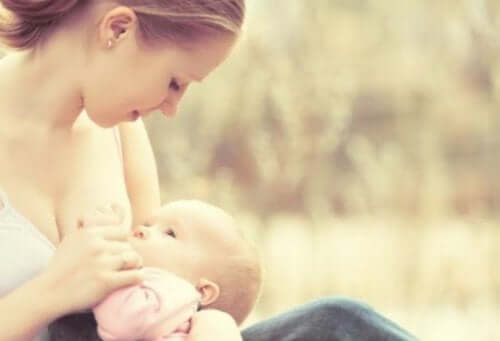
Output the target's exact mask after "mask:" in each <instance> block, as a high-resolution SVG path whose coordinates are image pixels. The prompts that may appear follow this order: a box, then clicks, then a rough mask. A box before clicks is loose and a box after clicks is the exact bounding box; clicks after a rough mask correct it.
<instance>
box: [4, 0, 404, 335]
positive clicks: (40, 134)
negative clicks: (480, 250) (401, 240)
mask: <svg viewBox="0 0 500 341" xmlns="http://www.w3.org/2000/svg"><path fill="white" fill-rule="evenodd" d="M0 3H1V4H2V5H3V7H4V8H5V9H7V12H6V13H5V15H4V20H3V21H2V22H1V23H0V38H1V39H2V40H3V41H4V42H5V43H6V44H7V45H9V46H10V47H13V48H16V49H19V50H20V52H18V53H13V54H10V55H8V56H7V57H6V58H4V59H2V60H1V61H0V74H1V75H2V76H1V77H0V119H1V122H2V124H1V125H0V165H2V166H1V167H0V189H1V193H2V195H1V197H0V257H1V259H2V263H1V264H0V278H1V281H0V316H1V317H2V333H1V335H0V339H1V340H9V341H10V340H32V339H34V338H35V339H42V338H43V335H44V331H46V326H47V325H48V324H50V323H51V321H54V320H55V319H57V318H58V317H60V316H63V315H67V314H70V313H74V312H77V311H81V310H85V309H87V308H89V307H91V306H93V305H94V304H95V303H97V302H98V301H100V300H101V299H102V298H103V297H105V296H106V295H107V294H108V293H110V292H111V291H113V290H115V289H117V288H119V287H122V286H125V285H130V284H135V283H138V282H140V281H141V279H142V272H141V271H140V270H139V269H138V268H139V267H140V258H139V256H138V255H137V254H136V253H135V252H134V251H133V250H132V249H131V248H130V246H128V244H127V243H126V241H125V238H126V234H127V231H126V228H125V226H130V224H131V223H132V222H135V223H137V222H141V221H143V220H144V219H145V218H146V217H148V216H149V215H150V214H151V212H152V211H153V210H155V209H156V208H157V207H159V205H160V196H159V185H158V180H157V174H156V167H155V162H154V158H153V154H152V151H151V145H150V143H149V140H148V137H147V135H146V131H145V129H144V126H143V124H142V121H141V119H140V118H141V117H143V116H145V115H147V114H148V113H150V112H152V111H155V110H160V111H162V112H163V114H164V115H165V116H167V117H170V116H172V115H174V114H175V111H176V107H177V105H178V103H179V101H180V100H181V98H182V96H183V94H184V92H185V91H186V89H187V88H188V86H189V84H190V83H191V82H196V81H201V80H202V79H204V78H205V77H206V76H207V75H208V74H209V73H210V72H211V71H213V70H214V69H215V68H216V67H217V65H219V64H220V63H222V62H223V61H224V60H225V59H226V57H227V55H228V54H229V53H230V51H231V48H232V47H233V45H234V44H235V41H236V39H237V37H238V32H239V30H240V27H241V24H242V21H243V17H244V4H243V0H115V1H112V0H37V1H34V0H0ZM111 127H113V129H105V128H111ZM108 203H116V204H118V205H120V206H122V207H124V208H125V210H126V211H127V213H126V215H125V219H124V222H123V224H121V225H115V226H110V227H106V228H102V227H101V228H100V227H97V226H92V223H91V222H88V221H87V222H86V224H88V225H89V227H88V228H85V229H78V226H80V225H81V224H82V221H81V217H82V216H84V215H86V214H87V213H88V212H92V211H94V210H95V208H96V207H101V206H103V205H106V204H108ZM298 321H300V323H298ZM337 326H339V327H337ZM313 330H314V333H312V331H313ZM304 333H305V334H304ZM243 335H244V338H245V339H246V340H278V339H279V340H302V339H304V340H315V339H317V340H337V339H341V340H344V339H353V338H354V339H358V340H361V339H363V337H365V338H366V339H371V340H374V339H377V338H374V337H380V339H383V340H392V339H394V340H404V339H407V338H409V336H407V334H406V333H404V332H402V331H401V330H400V329H399V328H397V327H396V326H394V325H393V324H392V323H390V322H388V321H386V320H385V319H383V318H382V317H380V316H379V315H377V314H376V313H374V312H373V311H371V310H369V309H366V308H365V307H364V306H362V305H360V304H356V303H354V302H352V301H343V300H341V301H336V300H323V301H319V302H316V303H313V304H312V305H308V306H304V307H301V308H299V309H297V310H296V311H293V312H290V313H289V314H285V315H282V316H280V317H277V318H276V319H271V320H269V321H266V322H264V323H262V324H259V325H256V326H254V327H252V328H250V329H248V330H247V331H245V332H244V333H243Z"/></svg>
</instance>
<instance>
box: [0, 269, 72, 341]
mask: <svg viewBox="0 0 500 341" xmlns="http://www.w3.org/2000/svg"><path fill="white" fill-rule="evenodd" d="M52 291H53V290H51V288H50V285H49V283H48V281H47V279H46V278H45V277H44V276H43V275H41V276H38V277H35V278H34V279H33V280H31V281H29V282H27V283H25V284H24V285H22V286H21V287H19V288H17V289H15V290H13V291H12V292H10V293H9V294H7V295H6V296H3V297H0V316H1V321H2V332H1V333H0V341H12V340H19V341H24V340H29V341H31V340H33V338H34V337H35V336H36V335H37V334H38V332H39V331H40V330H41V328H43V327H45V326H47V325H48V324H49V323H50V322H51V321H53V320H54V319H56V318H57V317H59V316H60V315H61V314H63V313H64V312H63V310H62V309H61V308H62V305H61V304H60V302H58V300H57V298H56V296H57V294H56V293H54V292H52Z"/></svg>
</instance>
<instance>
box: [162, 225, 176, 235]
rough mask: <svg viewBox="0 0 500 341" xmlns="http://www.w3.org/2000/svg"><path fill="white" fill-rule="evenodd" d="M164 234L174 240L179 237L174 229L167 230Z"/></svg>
mask: <svg viewBox="0 0 500 341" xmlns="http://www.w3.org/2000/svg"><path fill="white" fill-rule="evenodd" d="M164 233H165V234H166V235H167V236H170V237H172V238H176V237H177V234H176V233H175V231H174V229H173V228H171V227H169V228H167V229H165V231H164Z"/></svg>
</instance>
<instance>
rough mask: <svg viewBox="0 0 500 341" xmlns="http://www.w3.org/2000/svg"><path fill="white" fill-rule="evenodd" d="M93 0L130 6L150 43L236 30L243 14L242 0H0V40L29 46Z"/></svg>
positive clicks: (187, 40) (183, 40) (192, 39)
mask: <svg viewBox="0 0 500 341" xmlns="http://www.w3.org/2000/svg"><path fill="white" fill-rule="evenodd" d="M98 1H100V2H102V1H108V2H110V3H113V4H116V5H117V6H120V5H121V6H126V7H129V8H130V9H132V10H133V11H134V12H135V14H136V15H137V19H138V25H139V30H140V32H141V33H142V38H143V39H144V40H145V41H146V42H150V43H154V42H158V41H162V40H165V41H170V42H174V43H177V44H185V43H187V44H189V43H196V42H198V41H200V40H203V39H206V38H211V37H217V36H220V35H237V34H238V33H239V31H240V28H241V26H242V24H243V19H244V16H245V3H244V0H0V40H3V41H4V42H5V43H6V44H7V45H8V46H10V47H11V48H15V49H29V48H33V47H35V46H37V45H38V44H39V43H40V42H42V41H43V40H44V39H45V38H47V36H48V35H49V34H50V31H51V29H53V28H55V27H58V26H59V25H60V24H62V23H63V22H64V21H65V19H67V18H68V17H69V16H70V15H71V14H73V13H75V12H77V11H83V10H84V9H86V8H87V7H89V6H91V5H92V4H93V3H96V2H98ZM2 6H3V8H4V9H5V10H7V13H4V14H3V15H2V13H3V12H5V11H2V8H1V7H2Z"/></svg>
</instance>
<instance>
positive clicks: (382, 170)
mask: <svg viewBox="0 0 500 341" xmlns="http://www.w3.org/2000/svg"><path fill="white" fill-rule="evenodd" d="M247 2H248V18H247V22H246V27H245V34H244V36H243V37H242V38H241V41H240V42H239V45H238V46H237V48H236V49H235V51H234V53H233V55H232V57H231V58H230V59H229V60H228V62H227V63H226V64H224V65H222V66H221V67H220V68H219V69H218V70H217V71H216V72H215V73H214V74H213V75H211V76H210V77H209V78H208V79H207V80H206V81H205V82H203V83H202V84H199V85H193V86H192V88H191V90H190V91H189V92H188V93H187V95H186V98H185V100H184V102H183V104H182V105H181V108H180V112H179V113H178V115H177V116H176V117H175V118H173V119H171V120H164V119H163V118H162V117H160V115H154V116H151V117H149V118H148V119H147V120H146V124H147V127H148V130H149V132H150V137H151V140H152V142H153V147H154V151H155V154H156V157H157V162H158V168H159V174H160V181H161V185H162V199H163V201H170V200H175V199H180V198H199V199H202V200H207V201H209V202H211V203H213V204H216V205H220V206H221V207H223V208H225V209H226V210H228V211H229V212H231V213H232V214H233V215H234V216H235V217H236V219H237V222H238V224H239V225H240V226H241V227H242V228H243V229H244V230H245V232H246V233H247V235H248V236H249V238H250V239H251V240H253V242H254V243H255V245H256V247H257V248H258V250H259V252H260V255H261V258H262V260H263V263H264V266H265V282H264V286H263V290H262V295H261V298H260V301H259V303H258V306H257V308H256V310H255V312H254V313H253V314H252V315H251V317H250V318H249V320H248V322H247V323H252V322H255V321H259V320H261V319H263V318H266V317H269V316H271V315H273V314H276V313H278V312H282V311H284V310H287V309H289V308H291V307H293V306H296V305H298V304H300V303H303V302H306V301H309V300H311V299H314V298H318V297H321V296H347V297H351V298H354V299H357V300H361V301H364V302H366V303H368V304H369V305H371V306H372V307H373V308H375V309H376V310H377V311H379V312H381V313H382V314H384V315H386V316H388V317H389V318H391V319H393V320H395V321H396V322H398V323H399V324H401V325H402V326H404V327H405V328H406V329H408V330H409V331H411V332H412V333H413V334H415V335H417V336H418V337H419V338H421V339H422V340H433V341H442V340H454V341H459V340H464V341H465V340H467V341H469V340H482V341H487V340H500V327H499V326H498V322H499V321H500V320H499V317H500V271H499V270H498V264H497V263H496V262H497V261H499V259H500V247H499V245H500V177H499V173H500V137H498V133H497V132H498V131H499V130H500V116H499V114H498V112H499V109H500V36H499V34H500V2H499V1H498V0H440V1H435V0H404V1H395V0H313V1H307V0H272V1H264V0H248V1H247Z"/></svg>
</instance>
